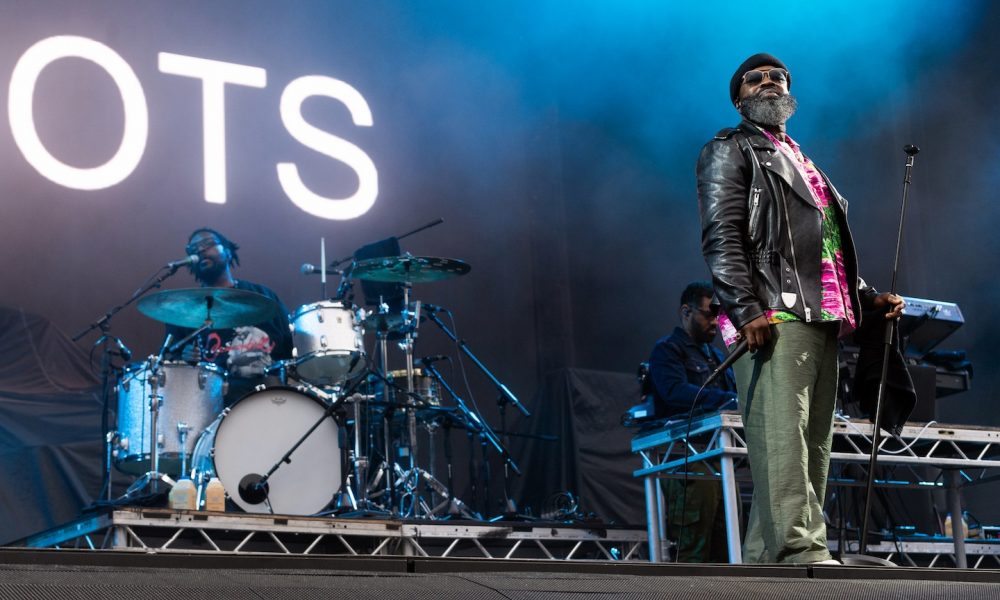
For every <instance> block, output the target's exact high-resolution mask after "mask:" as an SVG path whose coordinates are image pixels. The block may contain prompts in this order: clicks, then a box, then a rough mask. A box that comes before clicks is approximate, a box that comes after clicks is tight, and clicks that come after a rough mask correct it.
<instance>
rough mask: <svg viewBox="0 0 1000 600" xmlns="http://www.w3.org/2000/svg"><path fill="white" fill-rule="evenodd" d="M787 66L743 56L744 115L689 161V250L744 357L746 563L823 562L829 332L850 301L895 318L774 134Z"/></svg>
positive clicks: (819, 187) (842, 320)
mask: <svg viewBox="0 0 1000 600" xmlns="http://www.w3.org/2000/svg"><path fill="white" fill-rule="evenodd" d="M791 79H792V78H791V74H790V73H789V72H788V69H787V68H786V67H785V65H784V63H782V62H781V61H780V60H779V59H777V58H776V57H774V56H771V55H769V54H755V55H754V56H751V57H750V58H748V59H747V60H746V61H744V62H743V64H742V65H740V67H739V68H738V69H737V70H736V72H735V73H734V74H733V77H732V79H731V81H730V99H731V100H732V102H733V104H734V106H735V107H736V108H737V110H738V111H739V112H740V114H741V115H742V116H743V118H744V120H743V121H742V122H741V123H740V124H739V126H738V127H736V128H728V129H723V130H722V131H720V132H719V133H718V134H717V135H716V136H715V138H714V139H712V140H711V141H709V142H708V143H707V144H706V145H705V146H704V148H703V149H702V151H701V155H700V156H699V158H698V169H697V174H698V204H699V209H700V212H701V226H702V253H703V254H704V256H705V260H706V262H707V263H708V267H709V269H710V270H711V272H712V279H713V283H714V286H715V292H716V294H717V296H718V298H719V301H720V303H721V305H722V312H721V313H720V316H719V326H720V330H721V332H722V334H723V340H724V341H725V342H726V344H727V345H730V346H732V345H733V344H735V343H737V341H740V340H745V341H746V343H747V347H748V349H749V350H750V354H746V355H744V356H743V357H741V358H740V359H739V360H737V362H736V364H735V365H734V370H735V372H736V383H737V389H738V391H739V396H740V399H741V401H740V404H741V409H742V412H743V421H744V429H745V433H746V442H747V450H748V454H749V459H750V470H751V475H752V477H753V481H754V496H753V503H752V506H751V510H750V521H749V524H748V527H747V534H746V539H745V542H744V549H743V560H744V561H745V562H769V563H817V562H825V561H831V560H832V557H831V556H830V552H829V551H828V549H827V539H826V525H825V523H824V518H823V512H822V503H823V499H824V496H825V493H826V479H827V473H828V471H829V463H830V445H831V440H832V421H833V411H834V405H835V400H836V388H837V339H838V337H839V336H841V335H846V334H847V333H849V332H851V331H852V330H853V329H854V328H856V327H857V325H858V322H859V320H860V317H861V314H862V312H863V311H868V310H873V309H882V310H883V312H884V313H885V318H887V319H891V318H898V317H899V316H900V314H901V313H902V309H903V307H904V304H903V300H902V298H900V297H899V296H896V295H890V294H878V293H877V292H876V291H875V290H874V289H872V288H871V287H869V286H868V285H866V284H865V282H864V281H863V280H862V279H861V278H860V277H859V275H858V264H857V255H856V252H855V248H854V242H853V240H852V238H851V232H850V229H849V228H848V225H847V202H846V200H844V198H843V197H842V196H841V195H840V193H839V192H838V191H837V190H836V188H834V186H833V184H832V183H831V182H830V180H829V178H827V176H826V175H825V174H824V173H823V172H822V171H820V170H819V168H818V167H817V166H816V165H815V164H813V162H812V161H811V160H809V158H808V157H806V156H805V154H803V152H802V150H801V149H800V148H799V146H798V144H797V143H796V142H795V141H794V140H792V139H791V138H790V137H789V136H788V135H787V133H786V132H785V122H786V121H787V120H788V118H789V117H790V116H791V115H792V113H794V111H795V108H796V101H795V98H794V97H792V96H791V94H790V93H789V88H790V86H791Z"/></svg>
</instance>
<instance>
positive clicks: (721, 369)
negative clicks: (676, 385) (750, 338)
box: [704, 338, 750, 387]
mask: <svg viewBox="0 0 1000 600" xmlns="http://www.w3.org/2000/svg"><path fill="white" fill-rule="evenodd" d="M749 349H750V346H749V344H748V343H747V339H746V338H743V339H742V340H740V341H739V343H737V344H736V346H735V347H733V351H732V352H730V353H729V356H727V357H726V359H725V360H723V361H722V364H721V365H719V366H718V368H717V369H715V370H714V371H712V374H711V375H709V376H708V379H706V380H705V383H704V387H708V384H710V383H712V382H713V381H715V378H716V377H718V376H719V375H721V374H723V373H725V372H726V369H728V368H729V367H731V366H733V363H734V362H736V361H737V360H738V359H739V358H740V357H741V356H743V355H744V354H746V353H747V350H749Z"/></svg>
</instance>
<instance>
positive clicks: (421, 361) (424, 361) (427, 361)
mask: <svg viewBox="0 0 1000 600" xmlns="http://www.w3.org/2000/svg"><path fill="white" fill-rule="evenodd" d="M448 359H449V357H448V356H445V355H444V354H432V355H431V356H425V357H423V358H418V359H417V364H418V365H420V366H422V367H429V366H431V364H432V363H436V362H437V361H439V360H448Z"/></svg>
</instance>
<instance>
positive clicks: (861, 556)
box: [841, 144, 967, 569]
mask: <svg viewBox="0 0 1000 600" xmlns="http://www.w3.org/2000/svg"><path fill="white" fill-rule="evenodd" d="M903 152H905V153H906V167H905V172H904V175H903V198H902V201H901V203H900V207H899V228H898V230H897V232H896V255H895V258H894V259H893V262H892V279H891V282H892V283H891V284H890V285H889V293H890V294H895V293H896V277H897V275H898V274H899V255H900V249H901V247H902V243H903V219H904V217H905V216H906V200H907V196H908V195H909V191H910V174H911V172H912V171H913V159H914V157H915V156H916V155H917V153H918V152H920V148H917V147H916V146H914V145H912V144H907V145H906V146H904V147H903ZM895 341H896V320H895V319H893V320H891V321H889V322H888V323H886V325H885V347H884V349H883V355H882V376H881V379H880V380H879V386H878V397H877V398H876V400H875V414H874V415H873V417H872V451H871V455H870V456H869V457H868V480H867V481H866V482H865V509H864V518H863V519H862V520H861V537H860V538H859V543H858V554H855V555H845V557H844V563H845V564H852V563H853V564H866V565H882V566H895V564H893V563H892V562H890V561H887V560H884V559H881V558H877V557H874V556H869V555H868V554H867V551H868V519H869V517H870V516H871V503H872V492H873V491H874V484H875V468H876V466H877V465H878V451H879V447H880V446H881V442H880V438H881V434H882V431H881V425H882V423H881V421H882V403H883V400H884V399H885V392H886V389H887V385H886V379H887V378H888V375H889V353H890V352H891V351H892V346H893V344H894V343H895ZM961 516H962V515H961V507H959V514H958V516H957V517H956V518H958V519H959V520H958V521H957V523H959V524H961ZM960 529H961V527H956V529H955V531H956V532H958V531H959V530H960ZM959 537H961V536H959ZM956 540H957V538H956ZM841 543H843V542H841ZM964 549H965V548H964V546H963V545H962V542H961V541H957V542H956V554H958V556H956V561H955V562H956V565H955V566H957V567H959V568H962V569H964V568H966V566H967V565H966V564H965V563H966V561H965V555H964Z"/></svg>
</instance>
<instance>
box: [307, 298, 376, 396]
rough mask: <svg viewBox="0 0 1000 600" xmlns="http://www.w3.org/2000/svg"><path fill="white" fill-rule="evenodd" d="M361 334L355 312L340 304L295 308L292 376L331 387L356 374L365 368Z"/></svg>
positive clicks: (362, 332) (327, 303) (310, 305)
mask: <svg viewBox="0 0 1000 600" xmlns="http://www.w3.org/2000/svg"><path fill="white" fill-rule="evenodd" d="M363 335H364V331H363V329H362V327H361V325H360V319H359V318H358V315H357V312H356V311H355V309H353V308H351V307H349V306H345V305H344V304H342V303H340V302H316V303H314V304H306V305H304V306H301V307H299V309H298V310H297V311H295V315H294V317H293V318H292V341H293V343H294V344H295V355H296V361H295V365H296V366H295V372H296V376H297V377H299V378H300V379H302V380H303V381H308V382H309V383H312V384H315V385H324V386H335V385H338V384H341V383H343V382H344V381H346V380H347V379H348V378H349V377H351V376H353V375H355V374H357V373H360V372H361V371H362V370H363V369H364V368H365V361H364V337H363ZM352 365H353V366H352Z"/></svg>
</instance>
